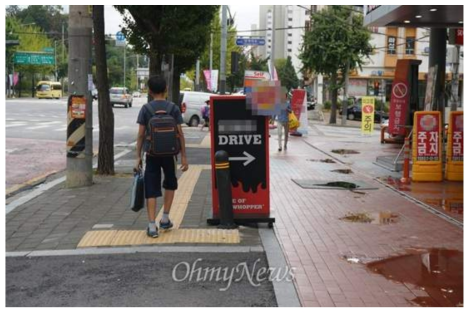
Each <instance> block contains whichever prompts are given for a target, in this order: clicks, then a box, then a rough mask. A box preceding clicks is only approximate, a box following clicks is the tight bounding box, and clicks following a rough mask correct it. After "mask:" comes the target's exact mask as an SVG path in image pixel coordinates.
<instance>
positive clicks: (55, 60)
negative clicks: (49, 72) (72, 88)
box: [54, 40, 58, 82]
mask: <svg viewBox="0 0 473 314" xmlns="http://www.w3.org/2000/svg"><path fill="white" fill-rule="evenodd" d="M56 51H57V40H55V41H54V75H55V77H56V82H57V81H58V77H57V54H56Z"/></svg>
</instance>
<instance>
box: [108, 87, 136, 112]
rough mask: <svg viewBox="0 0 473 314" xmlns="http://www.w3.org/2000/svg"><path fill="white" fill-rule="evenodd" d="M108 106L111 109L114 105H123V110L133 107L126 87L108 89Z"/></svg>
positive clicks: (131, 97) (131, 98)
mask: <svg viewBox="0 0 473 314" xmlns="http://www.w3.org/2000/svg"><path fill="white" fill-rule="evenodd" d="M110 104H111V105H112V107H114V106H115V105H123V106H124V107H125V108H128V107H131V106H132V105H133V96H132V95H131V94H130V92H129V91H128V88H126V87H112V88H111V89H110Z"/></svg>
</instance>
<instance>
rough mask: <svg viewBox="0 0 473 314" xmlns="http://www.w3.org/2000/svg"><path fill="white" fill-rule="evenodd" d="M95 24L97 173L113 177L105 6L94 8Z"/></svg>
mask: <svg viewBox="0 0 473 314" xmlns="http://www.w3.org/2000/svg"><path fill="white" fill-rule="evenodd" d="M93 23H94V43H95V44H94V48H95V49H94V50H95V66H96V78H97V91H98V102H99V129H100V131H99V155H98V165H97V173H98V174H100V175H113V174H114V173H115V168H114V163H115V162H114V157H113V141H114V126H115V119H114V114H113V109H112V106H111V105H110V94H109V84H108V71H107V54H106V50H105V21H104V6H103V5H94V6H93Z"/></svg>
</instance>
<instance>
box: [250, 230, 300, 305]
mask: <svg viewBox="0 0 473 314" xmlns="http://www.w3.org/2000/svg"><path fill="white" fill-rule="evenodd" d="M258 232H259V235H260V237H261V242H262V243H263V247H264V250H265V252H266V257H267V259H268V266H269V267H270V268H273V269H289V265H288V264H287V263H286V257H285V256H284V253H283V251H282V249H281V246H280V244H279V241H278V239H277V238H276V234H275V233H274V229H268V228H266V227H265V228H261V227H260V226H259V227H258ZM272 284H273V288H274V294H275V295H276V302H277V303H278V306H279V307H300V306H301V303H300V300H299V296H298V294H297V291H296V287H295V283H294V280H293V281H291V282H288V281H286V280H281V281H279V280H273V281H272Z"/></svg>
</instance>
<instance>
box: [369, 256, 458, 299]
mask: <svg viewBox="0 0 473 314" xmlns="http://www.w3.org/2000/svg"><path fill="white" fill-rule="evenodd" d="M367 267H368V269H369V270H370V271H372V272H373V273H376V274H379V275H382V276H384V277H385V278H387V279H388V280H390V281H395V282H400V283H402V284H405V285H406V286H407V287H412V286H414V289H413V290H417V289H420V290H421V291H424V292H425V294H427V295H425V294H423V293H422V294H421V295H419V296H417V297H416V298H415V299H413V300H412V302H414V303H416V304H418V305H420V306H445V307H453V306H463V252H459V251H456V250H447V249H429V250H425V249H418V250H410V252H408V253H407V254H405V255H400V256H395V257H391V258H388V259H384V260H380V261H376V262H372V263H368V264H367Z"/></svg>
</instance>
